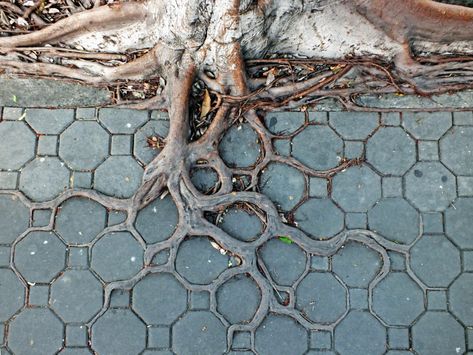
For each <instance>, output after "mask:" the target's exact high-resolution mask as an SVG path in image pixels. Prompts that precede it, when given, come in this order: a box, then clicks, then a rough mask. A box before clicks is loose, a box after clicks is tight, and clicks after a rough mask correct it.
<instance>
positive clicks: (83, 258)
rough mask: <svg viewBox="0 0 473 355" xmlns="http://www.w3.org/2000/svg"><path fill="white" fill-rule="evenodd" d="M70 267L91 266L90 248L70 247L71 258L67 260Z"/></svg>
mask: <svg viewBox="0 0 473 355" xmlns="http://www.w3.org/2000/svg"><path fill="white" fill-rule="evenodd" d="M67 265H68V266H69V267H88V266H89V248H87V247H69V257H68V260H67Z"/></svg>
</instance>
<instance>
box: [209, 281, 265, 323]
mask: <svg viewBox="0 0 473 355" xmlns="http://www.w3.org/2000/svg"><path fill="white" fill-rule="evenodd" d="M260 301H261V291H260V289H259V288H258V286H257V284H256V282H255V281H254V280H253V279H251V278H250V277H247V276H245V275H237V276H234V277H232V278H231V279H230V280H228V281H227V282H225V283H224V284H223V285H222V286H220V287H219V288H218V290H217V311H218V312H219V313H220V314H221V315H223V316H224V317H225V319H226V320H227V321H228V322H230V323H231V324H236V323H249V322H250V321H251V320H252V319H253V316H254V314H255V312H256V310H257V309H258V306H259V304H260Z"/></svg>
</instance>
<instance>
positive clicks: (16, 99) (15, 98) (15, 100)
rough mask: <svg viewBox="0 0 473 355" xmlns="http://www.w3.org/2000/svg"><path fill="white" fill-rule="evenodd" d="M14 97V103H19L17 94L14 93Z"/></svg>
mask: <svg viewBox="0 0 473 355" xmlns="http://www.w3.org/2000/svg"><path fill="white" fill-rule="evenodd" d="M12 99H13V102H14V103H17V101H18V98H17V97H16V95H13V97H12Z"/></svg>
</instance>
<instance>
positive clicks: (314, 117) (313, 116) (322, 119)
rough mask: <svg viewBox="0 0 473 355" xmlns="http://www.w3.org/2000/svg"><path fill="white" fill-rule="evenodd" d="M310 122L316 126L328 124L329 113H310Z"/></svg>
mask: <svg viewBox="0 0 473 355" xmlns="http://www.w3.org/2000/svg"><path fill="white" fill-rule="evenodd" d="M309 122H311V123H315V124H328V112H313V111H311V112H309Z"/></svg>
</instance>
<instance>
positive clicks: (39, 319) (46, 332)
mask: <svg viewBox="0 0 473 355" xmlns="http://www.w3.org/2000/svg"><path fill="white" fill-rule="evenodd" d="M63 332H64V326H63V324H62V323H61V321H60V320H59V319H58V318H57V317H56V316H55V315H54V314H53V313H52V312H51V311H50V310H49V309H47V308H25V309H23V310H22V311H21V312H20V314H18V316H16V317H15V318H14V319H13V320H12V321H11V322H10V327H9V332H8V346H9V348H10V349H11V350H12V351H13V353H14V354H15V355H16V354H18V355H44V354H54V353H56V352H57V351H58V350H60V349H61V348H62V346H63Z"/></svg>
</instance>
